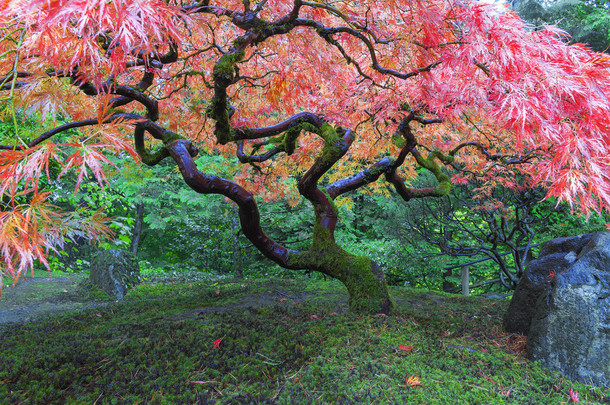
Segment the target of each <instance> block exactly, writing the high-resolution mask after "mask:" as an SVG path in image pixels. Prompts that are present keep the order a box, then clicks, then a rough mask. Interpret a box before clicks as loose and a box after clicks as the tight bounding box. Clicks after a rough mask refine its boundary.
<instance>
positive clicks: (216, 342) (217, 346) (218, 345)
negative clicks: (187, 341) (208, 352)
mask: <svg viewBox="0 0 610 405" xmlns="http://www.w3.org/2000/svg"><path fill="white" fill-rule="evenodd" d="M220 342H222V338H220V339H216V340H215V341H214V347H213V348H214V349H218V348H219V347H220Z"/></svg>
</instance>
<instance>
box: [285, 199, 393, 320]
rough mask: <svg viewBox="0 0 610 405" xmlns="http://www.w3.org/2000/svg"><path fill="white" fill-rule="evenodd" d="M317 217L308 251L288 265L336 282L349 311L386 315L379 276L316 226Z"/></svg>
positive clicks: (386, 295)
mask: <svg viewBox="0 0 610 405" xmlns="http://www.w3.org/2000/svg"><path fill="white" fill-rule="evenodd" d="M329 201H332V200H330V199H329ZM319 215H320V214H319V213H317V218H316V225H314V236H313V242H312V245H311V248H310V250H309V251H307V252H303V253H300V254H297V255H293V256H292V257H291V264H293V265H298V266H300V267H305V268H310V269H313V270H317V271H320V272H322V273H324V274H326V275H328V276H330V277H333V278H335V279H337V280H340V281H341V282H342V283H343V284H344V285H345V287H346V288H347V291H348V293H349V308H350V311H352V312H355V313H366V314H370V313H379V312H388V311H389V310H390V309H391V308H392V306H393V302H392V300H391V298H390V295H389V292H388V289H387V283H386V281H385V278H384V276H383V273H382V272H381V271H380V270H379V269H378V268H377V267H376V265H375V264H374V263H373V261H372V260H371V259H369V258H368V257H365V256H354V255H352V254H350V253H348V252H346V251H345V250H343V249H342V248H341V247H340V246H339V245H337V243H336V242H335V240H334V238H333V236H332V234H331V232H330V231H329V230H328V229H326V228H325V227H323V226H322V225H320V218H319Z"/></svg>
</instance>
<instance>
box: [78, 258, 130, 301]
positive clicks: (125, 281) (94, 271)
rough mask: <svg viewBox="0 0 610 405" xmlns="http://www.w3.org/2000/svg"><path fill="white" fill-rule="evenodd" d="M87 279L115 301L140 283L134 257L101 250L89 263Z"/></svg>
mask: <svg viewBox="0 0 610 405" xmlns="http://www.w3.org/2000/svg"><path fill="white" fill-rule="evenodd" d="M89 279H90V280H91V281H92V282H93V284H95V285H97V286H98V287H100V288H101V289H102V290H104V291H106V293H108V295H110V296H112V297H114V298H115V299H117V300H121V299H123V297H124V296H125V294H127V290H128V289H129V288H131V287H133V286H134V285H137V284H138V283H139V282H140V265H139V263H138V260H137V259H136V257H135V256H134V255H133V254H131V253H130V252H126V251H124V250H116V249H109V250H102V251H99V252H98V253H97V255H95V256H94V258H93V260H92V262H91V270H90V273H89Z"/></svg>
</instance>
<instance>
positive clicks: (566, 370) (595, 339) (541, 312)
mask: <svg viewBox="0 0 610 405" xmlns="http://www.w3.org/2000/svg"><path fill="white" fill-rule="evenodd" d="M589 239H590V240H589V243H588V244H587V245H586V246H584V247H583V248H582V249H581V251H580V253H579V254H578V256H577V257H576V258H575V260H574V263H573V264H572V265H571V266H569V267H568V268H567V269H566V270H565V271H563V272H558V273H557V275H556V276H555V277H553V278H551V280H550V282H549V283H548V288H547V292H546V293H544V294H542V295H541V296H540V297H539V299H538V301H537V302H536V307H535V312H534V316H533V318H532V322H531V325H530V328H529V334H528V339H527V352H528V355H529V356H530V357H531V358H532V359H534V360H540V361H541V362H542V364H544V365H546V366H548V367H550V368H552V369H555V370H557V371H560V372H561V373H563V374H564V375H566V376H567V377H568V378H570V379H573V380H578V381H582V382H584V383H587V384H595V385H606V386H609V387H610V232H602V233H598V234H594V235H593V236H592V237H590V238H589Z"/></svg>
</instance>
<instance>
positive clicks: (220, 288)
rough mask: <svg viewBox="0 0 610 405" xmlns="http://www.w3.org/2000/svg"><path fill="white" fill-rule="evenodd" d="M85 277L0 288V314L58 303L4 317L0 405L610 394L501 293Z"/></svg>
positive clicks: (488, 399)
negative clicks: (381, 296) (519, 320)
mask: <svg viewBox="0 0 610 405" xmlns="http://www.w3.org/2000/svg"><path fill="white" fill-rule="evenodd" d="M78 277H79V276H67V277H64V278H66V279H67V280H60V278H62V277H56V278H55V280H54V281H50V280H45V281H34V282H32V281H28V283H24V284H27V287H24V286H23V285H22V286H19V285H18V286H17V287H14V288H6V289H5V291H3V295H2V298H1V299H0V314H1V313H2V311H6V308H7V307H8V306H10V305H13V309H15V308H17V307H20V306H21V307H22V308H21V309H23V307H27V306H28V304H31V305H30V306H31V308H32V309H34V310H36V311H38V310H37V309H36V308H41V307H42V306H41V305H42V304H41V301H45V302H47V303H48V304H49V305H57V306H59V309H57V308H55V309H50V308H47V309H49V311H47V312H41V313H38V314H37V315H40V316H39V317H37V318H35V321H33V322H32V321H29V322H26V321H24V320H23V319H24V318H22V320H20V321H18V322H8V323H4V324H2V325H0V404H5V403H6V404H12V403H22V402H27V403H32V404H37V403H40V404H43V403H44V404H82V403H89V404H90V403H96V404H106V403H108V404H136V403H137V404H250V403H251V404H328V403H333V404H335V403H336V404H358V403H367V404H373V403H378V404H385V403H401V404H475V403H476V404H502V403H512V404H561V403H566V404H567V403H570V402H571V401H572V400H571V399H570V394H569V391H570V389H573V391H578V392H579V399H580V402H581V403H591V404H610V396H609V394H608V393H607V392H606V391H605V390H604V389H602V388H596V387H592V386H589V385H584V384H580V383H576V382H572V381H570V380H567V379H566V378H564V377H562V376H560V375H559V374H557V373H554V372H551V371H549V370H548V369H546V368H544V367H542V366H540V365H539V364H538V363H533V362H531V361H529V360H528V359H526V358H525V353H524V342H525V338H524V337H523V336H519V335H513V334H506V333H504V332H503V331H502V327H501V319H502V315H503V313H504V311H505V310H506V307H507V304H508V301H506V300H490V299H485V298H479V297H461V296H456V295H449V294H442V293H435V292H431V291H424V290H415V289H409V288H399V287H393V288H392V289H391V292H392V295H393V297H394V299H395V301H396V309H395V311H394V312H393V313H392V314H391V315H390V316H381V315H372V316H357V315H354V314H350V313H348V312H347V295H346V293H345V289H344V287H343V286H342V285H341V284H339V283H336V282H325V281H311V280H286V279H271V280H269V279H266V280H247V281H244V280H219V281H204V282H201V281H196V282H181V283H150V282H148V283H144V284H141V285H140V286H138V287H136V288H134V289H132V290H131V291H130V292H129V294H128V295H127V296H126V298H125V300H123V301H122V302H110V301H111V300H110V299H109V297H108V296H106V295H105V294H104V293H103V292H101V291H99V290H96V289H95V288H93V287H92V286H91V285H90V284H88V283H87V282H86V281H84V280H83V277H80V279H77V278H78ZM45 283H47V284H45ZM53 283H56V284H55V285H54V286H53V287H51V286H52V284H53ZM62 283H64V284H62ZM41 286H44V287H41ZM62 286H63V287H62ZM20 288H21V289H20ZM16 292H17V293H16ZM36 292H40V295H39V296H38V297H34V296H33V295H32V293H36ZM11 294H12V295H11ZM20 294H21V298H19V295H20ZM11 298H13V299H15V301H14V302H13V303H12V304H8V303H7V302H8V300H9V299H11ZM5 299H6V300H7V302H4V301H5ZM20 299H21V300H22V301H19V300H20ZM69 302H72V303H73V304H77V305H74V307H73V309H79V310H78V311H69V312H66V311H67V309H69V308H68V307H62V306H61V305H63V304H67V303H69ZM87 306H90V307H89V308H86V307H87ZM81 308H84V309H81ZM9 309H10V308H9ZM55 310H56V311H60V312H61V313H55V314H52V315H50V313H51V312H53V311H55ZM6 319H8V318H5V320H6Z"/></svg>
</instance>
